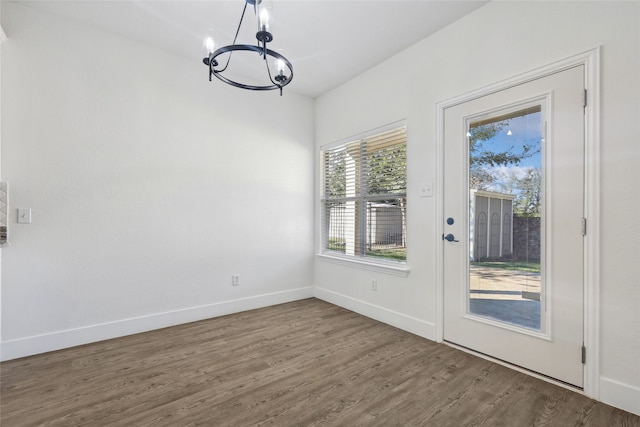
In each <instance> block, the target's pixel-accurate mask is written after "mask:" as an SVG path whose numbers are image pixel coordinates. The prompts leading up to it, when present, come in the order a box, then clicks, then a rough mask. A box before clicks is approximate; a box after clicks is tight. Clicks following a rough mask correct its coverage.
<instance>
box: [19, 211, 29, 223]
mask: <svg viewBox="0 0 640 427" xmlns="http://www.w3.org/2000/svg"><path fill="white" fill-rule="evenodd" d="M18 224H31V209H30V208H18Z"/></svg>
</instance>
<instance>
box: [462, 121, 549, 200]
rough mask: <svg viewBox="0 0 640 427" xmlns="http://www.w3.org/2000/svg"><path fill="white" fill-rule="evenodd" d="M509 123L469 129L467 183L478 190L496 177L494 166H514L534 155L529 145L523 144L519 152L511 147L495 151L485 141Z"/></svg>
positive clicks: (489, 185)
mask: <svg viewBox="0 0 640 427" xmlns="http://www.w3.org/2000/svg"><path fill="white" fill-rule="evenodd" d="M508 125H509V121H508V120H503V121H500V122H493V123H486V124H483V125H479V126H472V127H471V128H470V129H469V185H470V187H471V188H475V189H478V190H488V189H489V188H490V187H491V186H492V185H493V184H494V183H495V182H496V181H497V179H498V177H497V176H496V173H495V167H496V166H510V165H511V166H514V165H518V164H519V163H520V162H521V161H522V160H524V159H526V158H529V157H531V156H532V155H534V154H535V153H536V152H537V150H534V149H533V148H532V146H531V145H524V146H523V147H522V150H521V151H520V152H515V151H514V148H513V147H509V148H508V149H507V150H502V151H495V149H492V148H494V147H491V149H490V148H489V147H488V144H487V142H488V141H490V140H491V139H493V138H494V137H495V136H496V135H498V133H499V132H500V131H502V130H503V129H504V128H505V127H507V126H508Z"/></svg>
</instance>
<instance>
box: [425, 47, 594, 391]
mask: <svg viewBox="0 0 640 427" xmlns="http://www.w3.org/2000/svg"><path fill="white" fill-rule="evenodd" d="M600 50H601V48H600V47H599V46H598V47H596V48H593V49H590V50H588V51H585V52H582V53H579V54H577V55H574V56H571V57H569V58H565V59H563V60H560V61H556V62H553V63H551V64H548V65H545V66H543V67H540V68H537V69H535V70H532V71H529V72H527V73H524V74H520V75H517V76H514V77H511V78H508V79H506V80H503V81H500V82H497V83H494V84H491V85H489V86H485V87H482V88H479V89H476V90H473V91H471V92H467V93H464V94H462V95H458V96H455V97H453V98H449V99H446V100H444V101H441V102H438V103H437V104H436V159H437V161H436V177H437V186H436V190H437V193H436V194H437V197H436V223H437V227H436V236H440V235H442V234H443V232H444V212H443V209H444V116H445V114H444V113H445V110H446V109H447V108H449V107H453V106H455V105H458V104H462V103H465V102H467V101H471V100H474V99H477V98H481V97H483V96H486V95H489V94H492V93H495V92H499V91H501V90H505V89H509V88H511V87H514V86H518V85H520V84H523V83H527V82H530V81H532V80H536V79H539V78H541V77H545V76H548V75H550V74H555V73H558V72H561V71H564V70H567V69H569V68H573V67H575V66H579V65H584V73H585V75H584V82H585V88H586V89H587V94H586V99H585V101H586V105H587V107H586V109H585V116H584V117H585V121H584V140H585V142H584V143H585V151H584V156H585V158H584V170H585V172H584V173H585V176H584V192H585V196H584V203H585V205H584V211H585V218H587V224H588V225H587V233H586V235H585V241H584V244H585V245H584V254H583V257H584V314H583V317H584V319H583V321H584V323H583V324H584V346H585V347H586V362H585V364H584V382H583V384H584V387H583V392H584V394H585V395H587V396H589V397H592V398H594V399H598V398H599V394H600V390H599V388H600V387H599V378H600V368H599V366H600V364H599V358H600V357H599V356H600V351H599V348H600V327H599V324H600V297H599V295H600V280H599V277H600V250H599V247H600V244H599V243H600ZM435 245H436V248H435V253H436V341H437V342H440V343H441V342H443V341H444V245H443V244H442V241H441V240H440V239H436V243H435ZM471 352H472V353H474V352H473V351H471ZM476 354H477V353H476ZM500 363H504V362H500ZM522 371H523V372H525V373H530V372H529V371H526V370H522ZM530 374H531V373H530ZM536 376H537V377H539V378H542V379H544V380H547V381H550V380H549V379H547V378H546V377H543V376H538V375H536ZM552 382H554V383H556V382H555V381H552Z"/></svg>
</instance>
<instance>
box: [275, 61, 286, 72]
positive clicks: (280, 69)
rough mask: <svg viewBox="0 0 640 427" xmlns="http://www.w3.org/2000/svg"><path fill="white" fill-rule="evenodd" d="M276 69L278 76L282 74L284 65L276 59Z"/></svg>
mask: <svg viewBox="0 0 640 427" xmlns="http://www.w3.org/2000/svg"><path fill="white" fill-rule="evenodd" d="M276 69H277V70H278V74H280V75H283V74H284V69H285V64H284V61H283V60H282V59H277V60H276Z"/></svg>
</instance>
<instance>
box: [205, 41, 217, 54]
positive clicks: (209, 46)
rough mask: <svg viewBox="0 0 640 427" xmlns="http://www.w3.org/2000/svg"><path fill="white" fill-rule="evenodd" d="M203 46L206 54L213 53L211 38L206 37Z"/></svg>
mask: <svg viewBox="0 0 640 427" xmlns="http://www.w3.org/2000/svg"><path fill="white" fill-rule="evenodd" d="M204 46H205V47H206V48H207V52H209V53H213V51H214V46H215V45H214V43H213V39H212V38H211V37H207V39H206V40H205V41H204Z"/></svg>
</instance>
